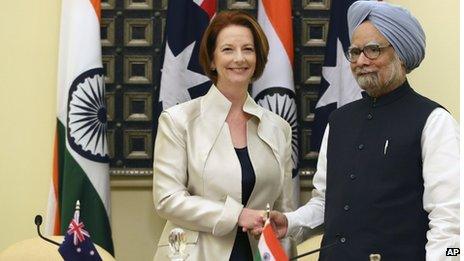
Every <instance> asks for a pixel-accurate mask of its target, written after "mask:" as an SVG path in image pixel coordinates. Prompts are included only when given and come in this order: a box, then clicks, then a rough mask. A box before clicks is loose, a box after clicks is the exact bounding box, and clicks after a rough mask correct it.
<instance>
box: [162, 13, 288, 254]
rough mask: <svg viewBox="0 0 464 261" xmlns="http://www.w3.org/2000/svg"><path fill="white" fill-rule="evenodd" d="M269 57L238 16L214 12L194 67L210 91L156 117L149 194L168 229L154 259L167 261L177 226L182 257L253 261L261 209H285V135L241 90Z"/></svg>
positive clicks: (252, 25) (256, 33) (256, 30)
mask: <svg viewBox="0 0 464 261" xmlns="http://www.w3.org/2000/svg"><path fill="white" fill-rule="evenodd" d="M268 51H269V45H268V42H267V39H266V37H265V35H264V33H263V31H262V29H261V28H260V27H259V25H258V23H257V22H256V20H255V19H254V18H253V17H251V16H250V15H248V14H246V13H244V12H239V11H227V12H222V13H219V14H217V15H216V17H215V18H214V19H213V20H212V21H211V23H210V25H209V27H208V28H207V29H206V31H205V33H204V35H203V39H202V42H201V47H200V63H201V65H202V67H203V69H204V71H205V72H206V75H207V76H208V77H209V78H210V79H211V80H212V81H213V83H214V84H213V85H212V86H211V88H210V90H209V92H208V93H207V94H206V95H205V96H203V97H200V98H197V99H194V100H191V101H189V102H186V103H183V104H180V105H177V106H174V107H172V108H169V109H167V110H166V111H164V112H163V113H162V114H161V116H160V118H159V125H158V134H157V137H156V142H155V153H154V175H153V196H154V202H155V207H156V210H157V212H158V214H159V215H160V216H161V217H163V218H166V219H167V222H166V226H165V228H164V231H163V233H162V235H161V238H160V241H159V244H158V250H157V252H156V255H155V260H169V259H168V255H169V253H170V251H169V246H168V237H169V233H170V231H171V230H172V229H173V228H175V227H180V228H182V229H184V231H185V232H186V237H187V249H186V251H185V252H186V254H188V255H189V257H188V260H252V258H253V253H252V252H253V251H255V249H256V244H257V242H256V240H255V239H254V238H253V237H250V236H249V235H248V234H247V233H246V231H248V230H251V229H253V228H254V227H259V226H262V225H263V221H264V220H263V211H262V210H263V209H265V207H266V203H270V204H271V207H273V208H275V209H279V210H283V211H286V210H289V209H290V206H289V204H291V203H290V202H291V200H290V195H291V194H292V191H291V185H289V183H290V182H291V166H292V163H291V128H290V126H289V124H288V123H287V122H286V121H285V120H283V119H282V118H280V117H279V116H277V115H276V114H274V113H272V112H270V111H268V110H265V109H263V108H262V107H260V106H259V105H257V104H256V103H255V102H254V100H253V99H252V98H251V97H250V96H249V95H248V92H247V90H248V86H249V84H250V83H251V81H253V80H255V79H257V78H258V77H260V76H261V75H262V73H263V70H264V66H265V64H266V62H267V55H268ZM284 186H285V190H284V189H283V188H284ZM284 192H285V193H284ZM250 244H251V245H250Z"/></svg>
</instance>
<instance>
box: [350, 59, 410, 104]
mask: <svg viewBox="0 0 464 261" xmlns="http://www.w3.org/2000/svg"><path fill="white" fill-rule="evenodd" d="M354 72H355V73H354V76H355V79H356V81H357V82H358V84H359V87H361V89H363V90H365V91H366V92H367V93H368V94H369V95H370V96H372V97H378V96H380V95H382V94H385V93H388V92H389V89H390V88H391V87H396V86H392V84H394V83H396V82H398V81H399V80H400V78H402V73H401V61H400V59H399V57H398V56H395V58H393V61H392V62H391V63H390V64H389V65H388V68H387V74H388V77H387V80H386V81H385V82H380V79H379V72H373V71H372V70H369V69H365V68H359V67H358V68H356V69H355V71H354ZM360 73H366V74H364V75H359V74H360Z"/></svg>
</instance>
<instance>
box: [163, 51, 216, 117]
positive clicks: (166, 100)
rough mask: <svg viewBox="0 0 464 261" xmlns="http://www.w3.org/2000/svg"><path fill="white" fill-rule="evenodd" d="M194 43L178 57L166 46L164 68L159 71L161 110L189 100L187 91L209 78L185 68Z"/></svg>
mask: <svg viewBox="0 0 464 261" xmlns="http://www.w3.org/2000/svg"><path fill="white" fill-rule="evenodd" d="M194 46H195V42H193V43H191V44H190V45H189V46H187V48H185V49H184V50H183V51H182V52H181V53H180V54H179V55H177V56H174V54H173V53H172V51H171V49H170V48H169V44H167V45H166V54H165V57H164V67H163V69H161V71H162V75H161V86H164V87H163V88H161V89H160V94H159V95H160V96H159V97H160V98H159V99H160V101H161V102H163V109H166V108H169V107H171V106H173V105H176V104H179V103H182V102H185V101H188V100H190V99H191V98H190V94H189V92H188V89H189V88H190V87H193V86H196V85H199V84H201V83H204V82H206V81H209V78H208V77H206V76H204V75H203V74H200V73H197V72H194V71H191V70H189V69H188V68H187V66H188V64H189V61H190V58H191V56H192V52H193V48H194Z"/></svg>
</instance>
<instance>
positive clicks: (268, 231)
mask: <svg viewBox="0 0 464 261" xmlns="http://www.w3.org/2000/svg"><path fill="white" fill-rule="evenodd" d="M254 259H255V260H263V261H274V260H275V261H284V260H285V261H287V260H288V257H287V254H286V253H285V251H284V249H283V248H282V245H280V241H279V240H278V239H277V236H276V234H275V233H274V230H273V229H272V226H271V223H269V222H268V221H266V224H265V225H264V228H263V233H262V234H261V237H260V238H259V242H258V252H256V254H255V258H254Z"/></svg>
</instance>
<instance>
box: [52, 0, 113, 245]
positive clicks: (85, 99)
mask: <svg viewBox="0 0 464 261" xmlns="http://www.w3.org/2000/svg"><path fill="white" fill-rule="evenodd" d="M61 8H62V10H61V28H60V46H59V60H58V81H57V124H56V134H55V146H54V160H53V177H52V185H51V188H50V196H49V201H48V213H47V224H46V229H47V233H48V234H50V235H64V234H65V233H66V231H67V228H68V224H69V223H70V221H71V220H72V218H73V214H74V206H75V202H76V201H78V200H79V201H80V202H81V220H82V221H83V222H84V223H85V224H86V228H87V230H88V231H89V232H90V234H91V235H92V240H93V242H95V243H96V244H98V245H100V246H101V247H103V248H104V249H106V250H107V251H108V252H109V253H111V254H114V250H113V240H112V237H111V227H110V217H109V213H110V191H109V165H108V151H107V149H108V144H107V140H106V108H105V84H104V75H103V68H102V67H103V66H102V60H101V45H100V23H99V20H100V0H62V2H61Z"/></svg>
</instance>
